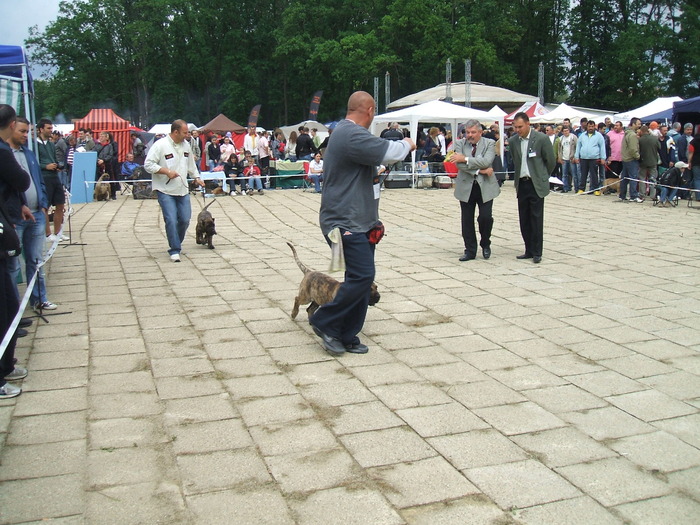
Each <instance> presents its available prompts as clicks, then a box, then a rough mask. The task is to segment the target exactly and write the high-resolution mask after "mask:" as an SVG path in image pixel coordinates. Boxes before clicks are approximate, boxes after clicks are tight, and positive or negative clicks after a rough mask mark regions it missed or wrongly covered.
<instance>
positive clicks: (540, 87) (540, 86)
mask: <svg viewBox="0 0 700 525" xmlns="http://www.w3.org/2000/svg"><path fill="white" fill-rule="evenodd" d="M537 97H538V98H539V99H540V104H542V105H543V106H544V63H542V62H540V65H539V71H538V73H537Z"/></svg>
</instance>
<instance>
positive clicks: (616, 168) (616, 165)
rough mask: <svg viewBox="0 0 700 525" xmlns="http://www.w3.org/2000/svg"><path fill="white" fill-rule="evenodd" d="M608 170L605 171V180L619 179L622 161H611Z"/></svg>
mask: <svg viewBox="0 0 700 525" xmlns="http://www.w3.org/2000/svg"><path fill="white" fill-rule="evenodd" d="M609 167H610V169H609V170H606V172H605V173H606V175H605V177H606V178H610V177H618V178H619V177H620V176H622V161H621V160H611V161H610V166H609Z"/></svg>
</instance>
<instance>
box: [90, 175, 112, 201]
mask: <svg viewBox="0 0 700 525" xmlns="http://www.w3.org/2000/svg"><path fill="white" fill-rule="evenodd" d="M105 180H109V173H103V174H102V176H100V178H99V179H97V184H95V193H94V195H93V199H94V200H96V201H108V200H109V183H107V182H103V181H105Z"/></svg>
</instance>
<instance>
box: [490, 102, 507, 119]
mask: <svg viewBox="0 0 700 525" xmlns="http://www.w3.org/2000/svg"><path fill="white" fill-rule="evenodd" d="M488 113H489V114H490V115H493V116H494V117H505V116H506V115H507V114H508V113H506V112H505V111H503V110H502V109H501V108H500V107H499V106H498V104H496V105H495V106H494V107H492V108H491V109H489V110H488Z"/></svg>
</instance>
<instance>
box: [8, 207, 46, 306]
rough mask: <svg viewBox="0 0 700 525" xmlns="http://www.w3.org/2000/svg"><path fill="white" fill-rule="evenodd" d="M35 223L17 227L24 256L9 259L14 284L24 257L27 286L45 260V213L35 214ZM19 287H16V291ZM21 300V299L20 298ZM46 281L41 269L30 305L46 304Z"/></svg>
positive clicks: (20, 224)
mask: <svg viewBox="0 0 700 525" xmlns="http://www.w3.org/2000/svg"><path fill="white" fill-rule="evenodd" d="M34 219H35V221H34V222H32V221H19V222H18V223H17V224H16V225H15V229H16V231H17V236H18V237H19V240H20V243H21V244H22V255H20V256H19V257H10V258H9V259H8V264H7V270H8V272H9V274H10V277H11V278H12V282H13V283H16V282H17V279H18V278H19V274H20V266H21V264H22V263H21V261H20V258H21V257H24V260H25V261H26V270H25V273H26V275H25V279H26V281H27V284H29V281H31V279H32V277H33V276H34V273H35V272H36V269H37V266H38V265H39V263H41V261H42V260H43V258H44V253H43V252H44V242H45V241H46V217H45V216H44V212H42V211H39V212H37V213H35V214H34ZM16 289H17V287H16V286H15V290H16ZM18 299H19V298H18ZM47 300H48V299H47V298H46V280H45V279H44V269H43V267H42V268H39V275H38V276H37V278H36V282H35V283H34V288H33V289H32V293H31V295H30V296H29V304H31V305H32V306H34V305H35V304H38V303H43V302H46V301H47Z"/></svg>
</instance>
